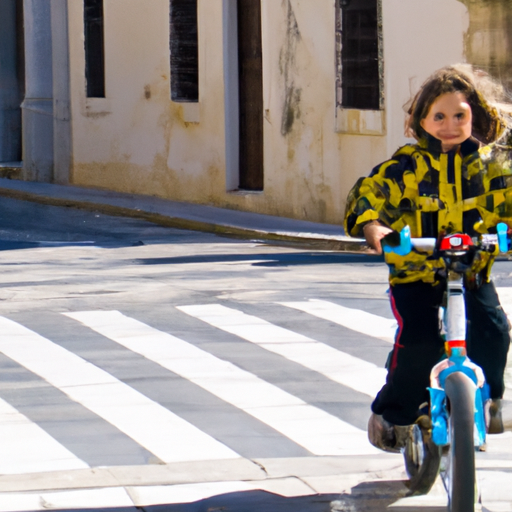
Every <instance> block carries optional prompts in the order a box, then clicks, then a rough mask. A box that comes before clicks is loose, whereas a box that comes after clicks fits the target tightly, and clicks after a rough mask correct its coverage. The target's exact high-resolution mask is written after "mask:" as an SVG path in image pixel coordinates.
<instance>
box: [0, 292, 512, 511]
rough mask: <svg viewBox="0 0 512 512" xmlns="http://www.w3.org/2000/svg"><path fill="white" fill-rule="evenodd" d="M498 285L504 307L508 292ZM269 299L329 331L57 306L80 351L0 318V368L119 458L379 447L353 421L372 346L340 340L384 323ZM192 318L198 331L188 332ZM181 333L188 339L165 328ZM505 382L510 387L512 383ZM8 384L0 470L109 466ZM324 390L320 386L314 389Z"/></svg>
mask: <svg viewBox="0 0 512 512" xmlns="http://www.w3.org/2000/svg"><path fill="white" fill-rule="evenodd" d="M500 294H502V298H503V297H504V298H505V300H504V305H505V309H508V310H510V311H511V312H512V295H511V294H509V290H502V291H501V292H500ZM268 306H269V308H276V310H277V311H286V314H287V315H288V316H290V315H291V317H292V318H293V316H294V315H301V316H300V318H301V319H304V315H306V318H310V319H311V321H314V322H317V323H316V324H315V325H319V326H322V325H323V324H322V323H323V322H324V323H325V325H329V326H330V328H333V326H334V329H337V331H335V332H337V333H338V338H337V339H336V340H332V341H331V340H326V339H325V336H321V332H320V331H321V327H320V329H319V332H318V336H314V337H313V336H311V332H309V333H307V334H305V333H304V332H301V330H302V329H301V322H299V321H297V322H296V324H293V322H292V324H293V326H294V328H293V329H291V328H289V326H287V327H283V325H279V323H280V322H278V321H276V318H278V317H279V313H276V314H274V315H261V314H260V313H261V311H260V310H258V309H257V308H255V309H254V311H251V308H250V306H247V304H245V305H242V304H236V303H235V302H232V301H225V302H223V303H207V304H194V305H187V304H183V305H176V306H175V307H174V310H175V313H176V314H174V315H173V316H172V318H173V321H175V319H181V321H182V322H183V325H175V324H172V325H168V326H167V328H165V329H164V328H162V326H158V327H157V326H153V325H150V322H148V321H143V320H144V319H137V318H135V316H136V315H130V314H128V313H124V312H121V311H118V310H92V311H72V312H62V313H58V314H54V318H56V322H57V323H58V322H60V321H62V322H64V321H66V322H68V324H67V325H68V327H69V323H71V325H72V326H73V328H74V329H76V336H77V337H80V336H84V338H83V339H84V340H86V339H87V340H88V339H91V340H94V343H91V346H90V347H89V349H87V342H86V341H84V342H83V344H85V345H86V348H85V349H84V348H82V349H81V350H77V349H76V347H77V345H76V344H73V343H66V342H64V341H63V340H62V339H60V338H59V339H50V338H51V337H52V336H48V335H43V334H41V333H39V332H37V331H38V328H37V323H38V322H37V320H36V321H32V322H30V324H31V325H30V328H29V327H27V326H25V325H23V321H20V320H19V319H18V320H16V321H15V320H13V319H11V318H7V317H0V354H1V358H0V374H1V373H2V368H4V370H5V369H9V371H11V372H16V374H17V375H24V376H25V377H24V378H25V379H26V384H25V385H26V387H27V389H31V390H32V391H33V390H37V389H41V390H47V395H45V394H44V393H43V394H36V395H35V396H37V398H36V399H35V400H36V401H37V404H36V405H37V407H43V408H46V409H47V411H49V413H50V412H51V411H52V407H55V408H56V409H55V411H56V412H55V414H56V415H58V408H57V405H56V404H57V402H58V403H59V404H64V405H62V407H64V406H68V405H69V406H71V405H70V404H72V406H73V408H72V409H73V410H74V411H79V412H80V411H83V414H84V415H86V416H87V415H88V416H87V418H93V419H91V420H90V421H91V425H96V424H105V425H108V428H109V429H110V432H111V434H110V435H111V437H110V438H109V439H107V440H105V439H103V438H101V436H98V438H97V439H95V437H94V432H92V433H91V432H89V433H88V436H87V437H86V439H84V441H83V442H84V443H85V442H89V443H91V444H96V445H100V446H101V445H102V444H105V445H107V444H110V445H111V447H113V446H117V444H116V443H118V444H119V446H120V447H122V450H123V452H124V453H123V456H124V459H122V460H123V461H124V462H121V464H127V465H130V464H131V465H133V464H136V463H137V464H140V459H141V458H142V459H143V460H145V461H146V462H147V463H152V464H169V463H182V462H194V461H205V460H211V461H223V460H224V461H236V460H240V459H244V458H251V459H257V458H258V457H266V456H268V455H269V454H270V453H273V454H275V456H276V457H279V456H280V454H283V456H286V457H290V456H291V457H294V456H295V457H317V456H334V457H337V456H358V455H364V456H371V455H378V453H379V452H378V451H377V450H375V449H374V448H373V447H371V446H370V445H369V443H368V441H367V435H366V432H365V429H364V424H365V422H366V416H367V414H368V405H369V403H370V402H371V399H372V397H373V396H374V395H375V394H376V393H377V391H378V390H379V389H380V387H381V386H382V384H383V383H384V380H385V370H384V369H383V368H382V367H381V366H379V365H377V364H376V363H375V361H374V357H372V356H371V354H370V353H369V354H368V357H365V356H364V351H361V350H359V351H356V352H355V351H354V350H350V347H349V346H348V344H346V345H347V346H345V343H344V339H345V337H347V336H348V335H349V333H352V335H353V336H354V335H355V336H356V338H357V337H362V338H364V337H367V338H368V339H371V340H372V342H371V343H372V346H375V347H378V348H379V349H380V350H381V351H382V352H385V351H388V350H389V349H390V347H391V345H390V342H392V339H393V335H394V331H395V329H396V324H395V322H394V320H392V319H391V318H389V317H383V316H380V315H378V314H375V313H372V312H367V311H363V310H361V309H356V308H351V307H346V306H342V305H340V304H337V303H335V302H332V301H327V300H318V299H315V298H311V299H309V300H305V301H300V302H275V303H271V304H268ZM279 308H282V309H279ZM388 315H389V314H388ZM264 316H266V317H265V318H264ZM190 322H192V324H191V323H190ZM288 323H289V322H288ZM191 325H192V331H191ZM194 328H196V329H197V331H198V332H200V333H201V334H200V336H199V337H198V339H197V340H194V332H193V329H194ZM56 329H57V328H56ZM185 329H187V330H188V333H189V335H188V336H186V337H185V336H181V337H180V336H177V335H175V334H174V333H180V332H183V331H184V330H185ZM41 330H43V329H42V328H41ZM84 333H86V334H87V336H86V335H85V334H84ZM219 333H221V334H222V336H221V337H219ZM317 338H318V339H317ZM219 339H221V340H222V343H221V342H219ZM220 345H222V346H220ZM219 347H220V348H219ZM221 349H222V350H221ZM355 353H357V355H354V354H355ZM244 357H245V358H246V361H247V364H245V362H244ZM256 363H258V364H256ZM258 365H259V366H258ZM134 368H137V370H134ZM258 368H261V371H260V370H258ZM269 373H272V374H273V376H272V378H269ZM281 374H282V377H280V375H281ZM507 387H508V391H507V393H509V392H510V391H512V383H509V382H507ZM11 388H12V386H11V387H9V386H5V385H2V382H0V475H9V474H24V473H38V472H49V471H60V470H80V469H84V468H91V467H101V466H107V467H108V466H114V465H119V460H120V459H117V458H116V457H115V456H112V450H109V449H105V450H104V455H102V449H101V447H100V448H98V446H96V447H95V448H94V449H93V448H92V446H91V453H92V452H94V453H95V455H94V457H93V456H92V455H91V456H90V457H89V456H88V455H87V452H88V450H87V448H86V449H85V450H82V451H77V450H76V449H75V446H76V443H73V442H70V441H69V435H68V434H63V433H62V432H60V431H59V429H58V428H48V425H50V424H51V420H47V421H39V420H38V418H40V417H41V415H39V416H38V415H35V414H34V408H35V406H36V405H35V404H34V403H31V404H27V403H25V402H24V401H23V399H20V398H19V396H21V395H23V389H21V390H20V389H18V390H17V393H18V395H17V396H18V398H17V399H14V397H15V395H14V394H13V391H12V389H11ZM22 388H23V386H22ZM305 388H307V389H309V390H313V391H314V392H315V393H316V394H317V395H318V396H319V397H320V398H318V399H313V398H312V396H313V394H312V393H309V394H308V393H307V392H306V391H304V389H305ZM324 389H329V390H330V391H329V393H328V396H327V397H326V398H321V397H322V393H323V391H324ZM52 393H53V394H52ZM337 395H339V397H340V399H339V401H338V402H336V401H335V400H334V399H333V396H337ZM45 396H47V402H45ZM57 396H58V400H57V398H55V397H57ZM333 402H335V403H333ZM354 403H356V406H355V405H354ZM351 407H352V408H354V407H355V409H354V410H355V411H356V412H350V411H352V409H351ZM200 416H201V418H200ZM205 416H206V417H207V421H205ZM81 417H82V416H81V414H78V415H77V417H76V418H74V417H72V415H71V416H70V417H66V421H65V428H66V429H73V428H74V426H76V425H77V424H79V423H80V418H81ZM93 420H94V421H93ZM53 421H54V423H55V422H57V421H58V419H57V418H54V420H53ZM54 427H55V426H54ZM61 430H62V429H61ZM93 430H94V429H93ZM79 435H80V432H78V433H77V436H79ZM244 436H247V442H246V443H245V442H244ZM249 438H251V440H250V441H249ZM236 440H238V441H236ZM127 446H128V448H127ZM112 449H113V448H112ZM102 456H103V459H102ZM130 457H133V458H132V459H130ZM135 461H137V462H135ZM0 501H1V500H0ZM0 510H2V509H1V503H0Z"/></svg>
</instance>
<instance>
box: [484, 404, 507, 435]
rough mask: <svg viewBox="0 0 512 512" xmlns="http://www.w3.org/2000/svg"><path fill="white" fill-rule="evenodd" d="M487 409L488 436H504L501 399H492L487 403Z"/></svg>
mask: <svg viewBox="0 0 512 512" xmlns="http://www.w3.org/2000/svg"><path fill="white" fill-rule="evenodd" d="M486 409H487V411H486V412H487V413H488V414H486V416H487V421H488V424H487V433H488V434H503V432H504V431H505V429H504V427H503V418H502V416H501V399H500V398H492V399H491V400H488V401H487V403H486Z"/></svg>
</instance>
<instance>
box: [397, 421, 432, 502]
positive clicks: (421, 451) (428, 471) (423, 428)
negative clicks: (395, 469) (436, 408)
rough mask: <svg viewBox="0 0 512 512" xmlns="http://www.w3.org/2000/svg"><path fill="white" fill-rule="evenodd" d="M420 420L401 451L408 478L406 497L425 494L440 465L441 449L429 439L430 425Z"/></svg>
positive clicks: (430, 486)
mask: <svg viewBox="0 0 512 512" xmlns="http://www.w3.org/2000/svg"><path fill="white" fill-rule="evenodd" d="M426 420H428V422H429V423H430V418H428V417H426V418H425V422H422V421H421V418H420V420H419V421H418V423H416V424H415V425H414V426H413V427H412V429H411V431H410V434H409V437H408V439H407V441H406V443H405V448H404V449H403V450H402V453H403V456H404V462H405V471H406V472H407V475H408V476H409V482H408V483H407V486H408V487H409V492H408V493H407V495H408V496H417V495H420V494H427V493H428V492H429V491H430V489H431V488H432V486H433V485H434V483H435V481H436V479H437V475H438V474H439V468H440V465H441V447H440V446H437V445H435V444H434V442H433V441H432V438H431V425H430V424H428V425H427V424H423V423H426Z"/></svg>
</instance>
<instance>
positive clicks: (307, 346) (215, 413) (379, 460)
mask: <svg viewBox="0 0 512 512" xmlns="http://www.w3.org/2000/svg"><path fill="white" fill-rule="evenodd" d="M0 269H1V278H0V512H2V511H11V512H14V511H31V510H48V509H50V510H52V509H55V510H71V509H79V510H80V509H82V510H86V509H88V510H90V509H95V508H98V509H116V510H119V511H124V510H127V511H128V510H130V511H134V510H136V509H138V510H144V511H162V512H163V511H169V512H184V511H186V512H189V511H190V512H196V511H198V512H199V511H203V510H204V511H206V510H211V511H213V510H226V511H229V512H253V511H254V512H256V511H267V510H268V511H272V510H278V511H287V510H294V511H305V512H324V511H326V512H328V511H335V512H343V511H347V512H348V511H350V512H354V511H355V512H359V511H374V510H375V511H377V510H386V509H389V510H396V511H398V510H400V511H402V512H407V511H408V510H426V511H430V512H433V511H441V510H446V507H445V501H446V497H445V495H444V494H443V491H442V488H441V489H440V488H439V486H438V487H436V489H434V491H433V492H432V494H431V496H428V497H420V498H411V499H409V498H405V499H404V496H405V494H406V491H407V489H406V487H405V485H404V483H403V481H404V480H405V473H404V471H403V464H402V460H401V457H400V456H395V455H390V454H385V453H381V452H378V451H377V450H375V449H373V448H372V447H371V446H370V445H369V443H368V442H367V439H366V424H367V420H368V415H369V406H370V403H371V400H372V397H373V396H374V394H375V393H376V392H377V391H378V389H379V388H380V386H381V385H382V383H383V381H384V378H385V371H384V369H383V365H384V362H385V360H386V358H387V355H388V353H389V351H390V350H391V347H392V340H393V333H394V330H395V323H394V320H393V317H392V314H391V311H390V308H389V305H388V300H387V294H386V291H387V269H386V267H385V265H384V263H383V262H382V261H381V260H380V258H378V257H370V256H363V255H353V254H342V253H336V252H320V251H311V250H307V249H303V248H292V247H284V246H278V245H269V244H268V243H262V242H259V241H257V240H254V241H241V240H236V239H234V238H233V239H231V238H221V237H218V236H215V235H211V234H204V233H199V232H193V231H185V230H177V229H171V228H166V227H162V226H158V225H154V224H151V223H148V222H145V221H141V220H134V219H128V218H122V217H109V216H106V215H103V214H98V213H94V212H85V211H80V210H74V209H71V208H62V207H53V206H42V205H37V204H32V203H27V202H22V201H17V200H12V199H6V198H2V199H1V201H0ZM494 276H495V282H496V285H497V287H498V289H499V293H500V296H501V298H502V302H503V305H504V307H505V309H506V310H507V311H510V313H512V262H509V261H499V262H497V263H496V265H495V270H494ZM507 393H509V394H508V395H506V397H505V398H506V401H505V412H506V413H507V412H508V411H509V410H510V405H511V404H512V402H511V401H512V367H511V368H510V369H509V370H508V372H507ZM511 437H512V435H511V433H510V432H506V433H505V434H502V435H498V436H494V437H492V438H490V439H489V441H488V444H489V446H488V451H487V452H485V453H479V454H478V456H477V465H478V468H479V474H480V479H481V488H482V494H483V503H484V508H483V510H488V511H490V512H499V511H505V510H507V511H509V510H512V507H511V506H510V503H511V502H512V491H511V490H510V489H509V488H508V487H510V486H507V484H506V482H507V478H508V476H509V474H510V471H511V470H512V444H511V442H510V441H511ZM136 507H137V508H136ZM507 507H509V508H507Z"/></svg>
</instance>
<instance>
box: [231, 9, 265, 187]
mask: <svg viewBox="0 0 512 512" xmlns="http://www.w3.org/2000/svg"><path fill="white" fill-rule="evenodd" d="M237 33H238V97H239V187H238V188H239V189H240V190H248V191H262V190H263V61H262V40H261V0H237Z"/></svg>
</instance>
